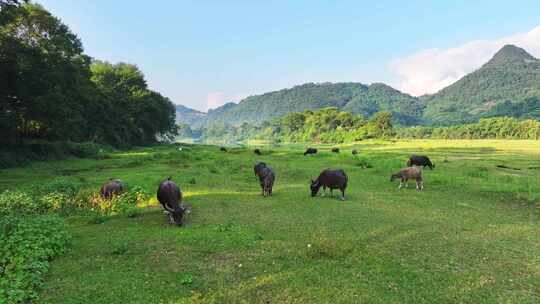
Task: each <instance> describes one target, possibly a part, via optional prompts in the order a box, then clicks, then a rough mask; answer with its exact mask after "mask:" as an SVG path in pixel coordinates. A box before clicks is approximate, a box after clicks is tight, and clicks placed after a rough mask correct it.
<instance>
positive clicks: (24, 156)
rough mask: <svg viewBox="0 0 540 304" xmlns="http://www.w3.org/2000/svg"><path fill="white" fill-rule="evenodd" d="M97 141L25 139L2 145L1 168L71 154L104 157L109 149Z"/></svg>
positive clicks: (64, 156)
mask: <svg viewBox="0 0 540 304" xmlns="http://www.w3.org/2000/svg"><path fill="white" fill-rule="evenodd" d="M109 150H110V149H108V148H107V147H106V146H103V145H100V144H96V143H90V142H88V143H75V142H69V141H46V140H23V141H19V142H17V143H6V144H4V145H0V168H9V167H16V166H22V165H26V164H28V163H29V162H31V161H37V160H51V159H63V158H67V157H70V156H76V157H89V158H95V159H103V158H106V157H107V156H106V155H107V151H109Z"/></svg>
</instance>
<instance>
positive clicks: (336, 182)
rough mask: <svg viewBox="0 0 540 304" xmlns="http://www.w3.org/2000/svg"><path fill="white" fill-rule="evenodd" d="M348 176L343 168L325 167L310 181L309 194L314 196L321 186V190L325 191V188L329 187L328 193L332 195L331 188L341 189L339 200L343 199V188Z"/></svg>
mask: <svg viewBox="0 0 540 304" xmlns="http://www.w3.org/2000/svg"><path fill="white" fill-rule="evenodd" d="M348 181H349V178H348V177H347V174H346V173H345V171H343V170H330V169H326V170H324V171H323V172H321V174H319V177H317V179H316V180H312V181H311V186H310V188H311V196H316V195H317V193H318V192H319V189H320V188H321V187H323V191H324V192H325V193H326V188H330V195H332V196H333V195H334V193H333V190H334V189H339V190H341V200H345V189H346V188H347V182H348Z"/></svg>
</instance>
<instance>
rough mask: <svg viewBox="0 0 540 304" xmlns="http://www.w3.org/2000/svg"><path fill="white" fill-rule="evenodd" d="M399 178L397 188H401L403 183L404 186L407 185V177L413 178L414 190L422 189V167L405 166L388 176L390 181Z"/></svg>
mask: <svg viewBox="0 0 540 304" xmlns="http://www.w3.org/2000/svg"><path fill="white" fill-rule="evenodd" d="M396 179H399V180H400V182H399V188H398V189H401V188H402V187H403V185H405V188H407V187H408V184H407V182H408V181H409V179H414V180H415V181H416V190H424V179H423V178H422V168H421V167H407V168H403V169H401V170H399V171H398V172H397V173H394V174H392V175H391V176H390V181H391V182H393V181H394V180H396Z"/></svg>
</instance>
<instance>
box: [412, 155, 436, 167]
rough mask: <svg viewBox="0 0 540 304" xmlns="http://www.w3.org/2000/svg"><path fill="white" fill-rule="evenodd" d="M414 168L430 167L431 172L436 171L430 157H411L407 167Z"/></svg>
mask: <svg viewBox="0 0 540 304" xmlns="http://www.w3.org/2000/svg"><path fill="white" fill-rule="evenodd" d="M412 166H421V167H424V168H425V167H429V169H431V170H433V169H435V165H434V164H433V163H432V162H431V160H430V159H429V157H427V156H425V155H411V157H409V160H407V167H412Z"/></svg>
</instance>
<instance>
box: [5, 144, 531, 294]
mask: <svg viewBox="0 0 540 304" xmlns="http://www.w3.org/2000/svg"><path fill="white" fill-rule="evenodd" d="M314 146H316V147H318V148H320V150H322V151H321V153H319V154H318V155H315V156H308V157H304V156H303V155H302V152H303V150H302V149H303V146H298V145H296V146H278V147H264V146H263V147H262V150H263V153H264V155H263V156H256V155H254V154H253V153H252V152H251V150H250V149H232V150H230V151H229V152H228V153H224V152H219V151H218V148H217V147H212V146H193V147H192V148H191V149H189V150H185V151H182V152H179V151H176V150H175V149H174V148H172V147H171V148H168V147H159V148H153V149H141V150H137V151H131V152H124V153H116V154H113V155H111V158H107V159H103V160H89V159H72V160H64V161H51V162H41V163H33V164H31V165H30V166H27V167H24V168H17V169H9V170H2V171H0V190H3V189H13V188H22V189H24V188H25V187H27V186H29V185H31V184H39V183H41V182H44V181H46V180H48V179H50V178H52V177H55V176H59V175H65V176H71V177H73V178H75V179H78V180H80V181H82V182H84V183H87V184H89V185H93V187H95V188H96V189H97V188H98V187H99V186H100V185H101V183H102V182H104V181H105V180H106V179H108V178H109V177H114V178H121V179H123V180H124V181H126V182H127V184H128V185H129V186H135V185H138V186H141V187H142V188H144V189H145V190H147V191H149V192H151V193H155V190H156V188H157V185H158V183H159V182H160V181H161V180H163V179H165V178H166V177H168V176H172V178H173V180H175V181H177V183H178V184H179V185H180V187H181V189H182V191H183V193H184V200H185V202H186V203H187V204H188V205H191V206H192V213H191V214H189V215H188V216H187V217H186V222H185V226H184V227H182V228H177V227H174V226H170V225H168V223H167V220H166V219H165V217H164V215H163V212H162V210H161V208H160V207H157V206H156V199H155V198H153V199H151V200H150V201H148V202H147V205H148V206H145V207H141V210H140V212H139V213H138V214H137V216H135V217H126V216H116V217H111V218H109V219H107V220H106V221H90V220H89V218H88V217H70V218H68V224H69V230H70V232H71V233H72V235H73V240H72V248H71V249H70V250H69V251H68V253H66V254H65V255H63V256H61V257H59V258H57V259H55V260H54V261H53V262H52V264H51V269H50V272H49V274H48V275H47V276H46V280H45V286H44V289H43V290H42V292H41V298H40V303H330V302H332V303H475V304H476V303H540V203H539V202H540V178H539V176H540V142H538V141H536V142H535V141H427V140H426V141H403V142H371V141H367V142H361V143H359V144H355V145H343V146H341V150H342V152H341V153H340V154H333V153H330V152H329V149H330V147H331V146H317V145H314ZM353 148H354V149H357V150H359V152H360V154H359V155H358V156H357V157H353V156H352V155H351V153H350V152H351V150H352V149H353ZM270 149H271V151H270ZM411 153H425V154H428V155H430V156H431V157H432V160H433V161H434V162H435V164H436V169H435V170H433V171H430V170H426V171H425V172H424V173H425V174H424V176H425V187H426V188H425V191H423V192H418V191H415V190H413V189H411V188H410V189H402V190H398V189H397V186H398V185H397V183H391V182H390V181H389V178H390V174H391V173H392V172H393V171H396V170H398V169H399V168H400V167H402V166H403V165H404V164H405V159H406V157H407V156H408V155H409V154H411ZM257 161H264V162H266V163H267V164H268V165H269V166H271V167H272V168H274V169H275V171H276V184H275V186H274V196H273V197H271V198H263V197H262V196H261V195H260V189H259V183H258V181H257V180H256V179H255V177H254V175H253V169H252V168H253V165H254V164H255V162H257ZM366 164H368V165H369V166H366ZM497 165H505V166H507V167H510V168H518V169H521V170H515V169H507V168H498V167H497ZM328 167H332V168H342V169H344V170H345V171H346V172H347V174H348V175H349V180H350V182H349V187H348V189H347V193H346V195H347V200H346V201H345V202H341V201H339V200H338V199H337V198H331V197H329V196H328V195H327V196H326V197H316V198H312V197H310V196H309V180H310V179H311V178H315V177H316V176H317V175H318V173H319V172H320V171H321V170H322V169H324V168H328ZM411 185H412V184H411ZM336 194H337V193H336Z"/></svg>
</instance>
